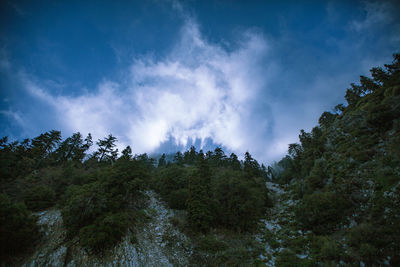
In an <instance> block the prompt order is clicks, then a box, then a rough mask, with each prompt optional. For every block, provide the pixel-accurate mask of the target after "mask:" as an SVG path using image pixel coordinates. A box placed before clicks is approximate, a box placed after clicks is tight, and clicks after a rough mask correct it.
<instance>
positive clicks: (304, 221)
mask: <svg viewBox="0 0 400 267" xmlns="http://www.w3.org/2000/svg"><path fill="white" fill-rule="evenodd" d="M347 208H348V203H347V202H346V201H345V200H344V199H343V196H339V195H338V194H336V193H333V192H315V193H313V194H311V195H306V196H304V198H303V199H302V202H301V203H300V205H298V206H297V207H296V210H295V213H296V217H297V220H298V221H299V222H300V223H301V225H302V226H303V228H304V229H306V230H312V231H313V232H314V233H316V234H324V233H331V232H333V231H334V230H335V229H336V227H337V225H338V224H339V223H340V222H341V220H342V218H343V217H344V214H345V213H346V209H347Z"/></svg>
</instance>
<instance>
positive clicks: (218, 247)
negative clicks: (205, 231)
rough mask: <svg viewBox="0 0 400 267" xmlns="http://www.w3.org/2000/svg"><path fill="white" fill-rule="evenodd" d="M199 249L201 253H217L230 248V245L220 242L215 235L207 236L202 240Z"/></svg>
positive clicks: (198, 245)
mask: <svg viewBox="0 0 400 267" xmlns="http://www.w3.org/2000/svg"><path fill="white" fill-rule="evenodd" d="M197 248H198V249H199V250H201V251H206V252H211V253H216V252H218V251H222V250H225V249H227V248H228V245H227V244H226V243H225V242H223V241H220V240H217V239H216V238H215V236H213V235H206V236H205V237H203V238H202V239H200V241H199V243H198V244H197Z"/></svg>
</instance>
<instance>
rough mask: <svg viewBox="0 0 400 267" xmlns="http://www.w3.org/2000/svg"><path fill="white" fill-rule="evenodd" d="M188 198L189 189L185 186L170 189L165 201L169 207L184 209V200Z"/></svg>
mask: <svg viewBox="0 0 400 267" xmlns="http://www.w3.org/2000/svg"><path fill="white" fill-rule="evenodd" d="M188 198H189V190H188V189H187V188H182V189H179V190H175V191H172V192H171V193H170V194H169V195H168V198H167V201H168V204H169V206H170V208H171V209H178V210H184V209H186V207H187V205H186V202H187V200H188Z"/></svg>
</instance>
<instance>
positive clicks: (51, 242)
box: [22, 191, 193, 267]
mask: <svg viewBox="0 0 400 267" xmlns="http://www.w3.org/2000/svg"><path fill="white" fill-rule="evenodd" d="M145 194H146V195H147V196H148V205H147V209H146V210H145V212H146V213H147V215H148V216H149V217H150V220H149V221H148V222H146V223H143V224H141V225H138V226H137V227H136V231H135V233H127V234H126V236H125V237H124V238H123V240H122V241H121V243H120V244H119V245H117V246H116V247H115V248H114V249H113V250H112V251H110V252H108V253H107V254H106V255H103V256H101V257H100V256H93V255H89V254H88V253H86V251H85V250H84V249H82V248H81V247H80V246H79V245H77V243H78V242H77V241H78V240H72V241H69V242H66V241H65V236H66V231H65V229H64V228H63V224H62V216H61V212H60V211H59V210H48V211H43V212H40V213H38V214H37V215H38V216H39V220H38V222H39V224H40V226H41V228H42V231H43V232H44V234H45V235H44V238H43V242H42V243H41V245H40V246H38V247H37V249H36V251H35V252H34V254H33V255H32V256H31V257H30V258H29V259H28V260H26V261H25V263H24V264H23V265H22V266H27V267H28V266H71V267H72V266H186V265H188V264H189V257H190V256H191V254H192V250H193V248H192V245H191V242H190V240H189V239H188V238H187V237H186V236H185V235H184V234H183V233H181V232H180V231H179V230H178V229H177V228H176V227H174V226H173V225H172V224H171V223H170V220H169V218H170V217H171V216H173V215H174V212H173V211H172V210H169V209H167V208H166V207H165V205H164V204H163V203H162V202H161V201H160V200H159V199H158V197H157V195H156V194H155V193H154V192H152V191H147V192H145ZM135 236H136V238H135Z"/></svg>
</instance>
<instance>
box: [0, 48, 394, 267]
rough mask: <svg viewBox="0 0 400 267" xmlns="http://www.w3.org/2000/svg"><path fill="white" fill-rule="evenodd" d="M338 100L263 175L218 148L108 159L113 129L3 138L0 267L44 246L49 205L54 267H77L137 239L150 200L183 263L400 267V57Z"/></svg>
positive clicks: (151, 213) (147, 219)
mask: <svg viewBox="0 0 400 267" xmlns="http://www.w3.org/2000/svg"><path fill="white" fill-rule="evenodd" d="M345 100H346V104H339V105H337V106H336V107H334V109H333V111H332V112H324V113H323V114H322V115H321V116H320V118H319V121H318V125H317V126H315V127H314V128H312V130H311V131H310V132H306V131H304V130H301V131H300V134H299V141H298V143H294V144H290V145H289V147H288V153H287V155H286V156H285V157H284V158H282V159H281V160H280V161H278V162H275V163H270V166H265V165H264V164H260V163H259V162H258V161H257V160H256V159H254V158H253V156H252V155H251V154H250V153H249V152H245V153H244V156H243V159H242V160H241V159H240V158H241V156H242V155H236V154H234V153H230V154H225V152H224V151H223V150H222V149H221V148H220V147H217V148H215V149H214V150H213V151H202V150H197V149H196V148H195V147H193V146H192V147H190V148H189V149H188V150H187V151H184V152H177V153H176V154H167V155H166V154H162V155H159V156H157V157H151V156H149V155H147V154H135V147H134V145H132V148H131V147H130V146H128V147H126V148H125V149H124V150H122V151H118V149H117V144H118V140H117V138H116V137H115V136H113V135H112V134H110V135H108V136H106V137H104V138H103V139H100V140H93V139H92V136H91V135H90V134H88V135H87V136H83V135H82V134H81V133H79V132H77V133H74V134H73V135H72V136H70V137H67V138H63V137H62V134H61V132H60V131H56V130H51V131H48V132H45V133H43V134H40V135H39V136H37V137H35V138H32V139H25V140H20V141H14V140H9V139H8V138H7V137H4V138H2V139H1V140H0V179H1V182H0V258H1V264H2V266H3V265H4V266H21V265H24V264H26V266H27V265H28V264H27V262H29V261H27V259H30V257H31V256H32V255H34V254H35V250H36V249H37V248H38V247H41V246H45V244H47V243H46V242H48V241H46V240H48V239H49V238H48V237H46V236H47V233H46V227H45V226H44V225H45V224H44V223H43V222H41V221H43V220H42V219H41V218H42V217H41V216H42V215H43V214H46V212H48V211H51V210H53V211H54V210H57V211H59V212H60V214H61V218H62V228H63V229H64V230H63V231H64V232H63V233H65V234H63V235H62V238H61V239H62V240H61V241H60V242H62V244H63V246H65V248H66V251H67V252H65V255H66V256H65V258H63V260H64V262H63V265H64V266H75V265H74V264H73V262H74V253H73V251H75V250H77V249H79V250H82V251H84V253H85V255H87V257H88V258H92V259H96V258H107V257H113V249H114V248H115V247H116V246H119V245H120V244H121V243H122V242H124V240H127V238H128V237H129V238H128V239H129V242H130V243H131V244H133V246H135V244H141V243H140V242H141V236H142V235H141V232H143V229H144V228H143V227H145V226H144V225H146V224H150V223H151V221H152V220H153V218H154V217H156V213H157V210H155V209H154V208H151V207H150V206H149V203H150V202H151V201H152V200H151V199H152V197H153V196H155V198H156V199H158V200H157V201H160V203H163V205H165V207H167V209H168V210H172V211H173V213H172V214H173V216H170V217H168V218H167V217H165V218H163V219H165V220H168V223H169V224H170V225H171V227H172V228H171V229H172V230H171V231H178V232H179V233H183V234H184V235H185V236H186V237H187V243H182V242H180V241H179V242H178V241H177V240H176V239H174V235H172V234H171V235H167V234H165V235H164V236H163V237H162V239H163V242H164V243H163V244H166V245H165V246H167V247H168V244H171V246H172V247H173V248H174V246H178V245H179V246H181V248H182V251H185V253H187V254H185V255H188V256H187V258H188V259H187V261H186V262H185V263H184V264H182V265H191V266H338V265H339V266H385V265H386V266H399V265H400V54H395V55H394V56H393V62H391V63H390V64H386V65H384V66H383V67H375V68H372V69H371V76H370V77H365V76H361V77H360V81H359V82H358V83H355V84H351V85H350V88H349V89H347V91H346V95H345ZM157 216H158V215H157ZM185 240H186V239H185ZM150 243H151V242H150ZM178 243H179V244H178ZM181 243H182V244H181ZM143 249H144V250H145V249H146V248H143V247H142V250H143ZM170 252H171V255H172V256H171V255H169V256H167V257H175V256H173V252H174V249H171V250H170ZM176 257H177V256H176ZM38 265H40V264H38ZM46 265H52V264H49V263H48V264H46ZM78 265H79V264H78ZM149 265H151V264H149ZM172 265H181V264H179V263H174V264H172Z"/></svg>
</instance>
